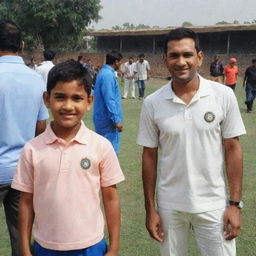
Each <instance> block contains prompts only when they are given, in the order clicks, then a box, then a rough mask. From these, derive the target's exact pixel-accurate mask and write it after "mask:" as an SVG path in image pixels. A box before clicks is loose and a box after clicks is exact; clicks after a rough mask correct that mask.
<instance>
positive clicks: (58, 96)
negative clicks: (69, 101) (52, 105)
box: [54, 95, 65, 100]
mask: <svg viewBox="0 0 256 256" xmlns="http://www.w3.org/2000/svg"><path fill="white" fill-rule="evenodd" d="M54 98H55V99H57V100H61V99H64V98H65V97H64V95H55V97H54Z"/></svg>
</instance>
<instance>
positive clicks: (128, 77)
mask: <svg viewBox="0 0 256 256" xmlns="http://www.w3.org/2000/svg"><path fill="white" fill-rule="evenodd" d="M135 65H136V64H135V63H134V62H133V57H130V58H129V61H128V62H126V63H125V64H124V95H123V97H122V98H123V99H126V98H127V96H128V92H129V89H130V93H131V97H132V99H135V78H134V76H135Z"/></svg>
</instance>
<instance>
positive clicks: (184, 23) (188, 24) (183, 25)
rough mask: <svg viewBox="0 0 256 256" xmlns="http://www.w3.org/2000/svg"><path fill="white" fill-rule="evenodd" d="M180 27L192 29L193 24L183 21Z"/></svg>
mask: <svg viewBox="0 0 256 256" xmlns="http://www.w3.org/2000/svg"><path fill="white" fill-rule="evenodd" d="M181 26H182V27H192V26H193V24H192V23H191V22H189V21H184V22H183V23H182V25H181Z"/></svg>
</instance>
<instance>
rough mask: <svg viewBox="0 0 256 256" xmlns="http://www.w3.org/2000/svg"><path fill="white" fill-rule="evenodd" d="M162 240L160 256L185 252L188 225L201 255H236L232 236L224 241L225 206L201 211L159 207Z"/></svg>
mask: <svg viewBox="0 0 256 256" xmlns="http://www.w3.org/2000/svg"><path fill="white" fill-rule="evenodd" d="M158 211H159V214H160V217H161V221H162V225H163V229H164V234H165V237H164V242H163V243H161V244H160V252H161V256H186V255H188V238H189V232H190V230H191V227H192V228H193V232H194V234H195V238H196V241H197V245H198V248H199V251H200V255H201V256H235V255H236V242H235V239H233V240H231V241H227V240H225V238H224V235H223V214H224V211H225V209H220V210H215V211H209V212H204V213H185V212H180V211H174V210H163V209H158Z"/></svg>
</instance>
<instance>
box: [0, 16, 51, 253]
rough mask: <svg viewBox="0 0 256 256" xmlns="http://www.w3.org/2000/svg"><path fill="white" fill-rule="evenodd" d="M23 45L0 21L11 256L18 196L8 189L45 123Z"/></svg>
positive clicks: (0, 160)
mask: <svg viewBox="0 0 256 256" xmlns="http://www.w3.org/2000/svg"><path fill="white" fill-rule="evenodd" d="M22 48H23V42H22V39H21V30H20V28H19V27H18V26H17V25H16V24H15V23H14V22H12V21H11V20H6V19H0V206H2V205H3V206H4V210H5V217H6V223H7V227H8V231H9V234H10V240H11V247H12V256H20V255H21V254H20V250H19V249H20V248H19V246H20V244H19V232H18V204H19V197H20V193H19V192H18V191H17V190H15V189H13V188H11V183H12V179H13V173H14V171H15V169H16V166H17V162H18V159H19V156H20V151H21V150H22V148H23V146H24V144H25V143H26V142H27V141H29V140H31V139H32V138H33V137H34V136H35V135H38V134H40V133H42V132H43V131H44V129H45V126H46V122H45V120H46V119H48V111H47V109H46V108H45V106H44V104H43V98H42V96H43V92H44V89H45V85H44V81H43V79H42V77H41V76H40V75H39V74H37V73H36V72H35V71H34V70H32V69H31V68H29V67H28V66H26V64H25V63H24V61H23V59H22V58H21V57H19V56H18V53H19V52H21V51H22Z"/></svg>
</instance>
